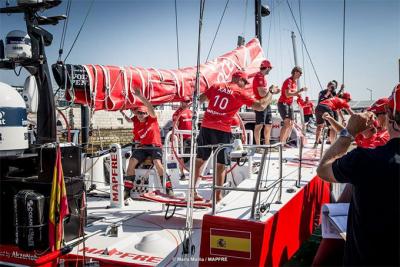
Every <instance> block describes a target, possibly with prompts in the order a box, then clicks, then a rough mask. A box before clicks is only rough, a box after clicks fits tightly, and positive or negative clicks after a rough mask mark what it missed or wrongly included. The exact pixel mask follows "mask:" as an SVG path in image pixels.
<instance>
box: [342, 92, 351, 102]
mask: <svg viewBox="0 0 400 267" xmlns="http://www.w3.org/2000/svg"><path fill="white" fill-rule="evenodd" d="M342 98H343V99H346V100H347V101H350V100H351V95H350V93H349V92H343V93H342Z"/></svg>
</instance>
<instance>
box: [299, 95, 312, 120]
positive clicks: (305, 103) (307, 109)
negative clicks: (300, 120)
mask: <svg viewBox="0 0 400 267" xmlns="http://www.w3.org/2000/svg"><path fill="white" fill-rule="evenodd" d="M297 104H298V105H299V106H300V107H301V108H302V109H303V115H304V122H305V123H308V122H309V121H310V119H311V118H312V117H313V115H314V104H313V103H312V102H311V101H310V99H309V98H308V96H306V99H305V100H303V98H301V96H299V97H298V98H297Z"/></svg>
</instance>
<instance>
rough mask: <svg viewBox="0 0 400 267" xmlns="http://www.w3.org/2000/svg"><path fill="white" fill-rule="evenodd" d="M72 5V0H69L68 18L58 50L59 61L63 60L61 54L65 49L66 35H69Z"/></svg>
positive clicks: (65, 21)
mask: <svg viewBox="0 0 400 267" xmlns="http://www.w3.org/2000/svg"><path fill="white" fill-rule="evenodd" d="M71 5H72V1H71V0H68V2H67V8H66V16H67V18H66V19H65V20H64V25H63V29H62V34H61V40H60V48H59V50H58V61H61V56H62V53H63V50H64V44H65V37H66V35H67V28H68V21H69V13H70V10H71Z"/></svg>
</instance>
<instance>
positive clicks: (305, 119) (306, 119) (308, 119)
mask: <svg viewBox="0 0 400 267" xmlns="http://www.w3.org/2000/svg"><path fill="white" fill-rule="evenodd" d="M312 117H313V115H312V114H309V115H304V122H305V123H307V122H309V121H310V119H311V118H312Z"/></svg>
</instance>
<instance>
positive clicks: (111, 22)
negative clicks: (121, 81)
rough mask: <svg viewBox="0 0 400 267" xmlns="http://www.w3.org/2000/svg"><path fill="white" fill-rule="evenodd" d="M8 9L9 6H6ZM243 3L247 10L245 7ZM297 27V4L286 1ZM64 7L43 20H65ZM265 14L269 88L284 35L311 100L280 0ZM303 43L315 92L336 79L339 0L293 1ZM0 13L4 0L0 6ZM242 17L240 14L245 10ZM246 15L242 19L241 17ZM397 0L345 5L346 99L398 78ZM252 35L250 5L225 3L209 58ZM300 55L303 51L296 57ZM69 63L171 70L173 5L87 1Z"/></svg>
mask: <svg viewBox="0 0 400 267" xmlns="http://www.w3.org/2000/svg"><path fill="white" fill-rule="evenodd" d="M10 2H11V4H14V3H15V1H13V0H11V1H10ZM90 2H91V1H83V0H80V1H77V0H73V1H72V7H71V14H70V22H69V25H68V32H67V39H66V42H65V47H64V50H65V52H64V53H65V54H64V57H65V55H66V53H67V52H68V50H69V48H70V47H71V44H72V42H73V39H74V38H75V36H76V34H77V32H78V29H79V27H80V26H81V23H82V21H83V19H84V17H85V14H86V11H87V9H88V7H89V5H90ZM225 3H226V1H225V0H206V7H205V12H204V16H205V17H204V25H203V34H202V40H201V42H202V50H201V59H202V62H204V61H205V59H206V57H207V54H208V51H209V49H210V46H211V42H212V39H213V37H214V34H215V31H216V29H217V26H218V23H219V20H220V17H221V15H222V12H223V9H224V6H225ZM246 3H247V8H246ZM289 3H290V5H291V7H292V9H293V11H294V14H295V16H296V19H297V21H298V23H299V0H289ZM66 4H67V1H66V0H64V2H63V3H62V4H61V5H60V6H59V7H57V8H54V9H53V10H49V11H46V12H45V13H44V15H56V14H65V10H66ZM263 4H268V5H269V6H270V8H271V10H272V12H271V15H270V16H269V17H266V18H263V48H264V53H265V55H268V58H269V59H270V61H271V62H272V64H273V65H274V69H273V70H272V71H271V73H270V76H269V83H274V84H278V85H281V84H282V82H283V80H284V79H285V78H287V77H288V76H289V75H290V70H291V68H292V67H293V66H294V59H293V50H292V43H291V38H290V32H291V31H294V32H295V34H296V36H297V51H298V59H299V62H300V65H302V66H303V67H304V70H305V71H304V73H305V79H304V78H303V79H302V81H301V82H302V85H304V84H306V86H307V87H309V91H308V93H307V94H308V95H309V96H310V97H311V99H314V98H315V97H316V96H317V93H318V91H319V90H320V87H319V84H318V82H317V79H316V76H315V75H314V73H313V71H312V68H311V65H310V61H309V60H308V58H307V56H306V55H304V64H303V56H302V47H301V40H300V36H299V33H298V32H297V29H296V26H295V24H294V21H293V19H292V17H291V15H290V11H289V8H288V5H287V3H286V0H269V1H263ZM300 4H301V10H302V25H303V37H304V39H305V42H306V45H307V48H308V51H309V52H310V55H311V58H312V60H313V63H314V65H315V67H316V71H317V74H318V76H319V79H320V80H321V83H322V85H323V86H325V85H326V84H327V82H328V81H329V80H332V79H336V80H338V81H340V82H341V80H342V34H343V32H342V27H343V0H301V1H300ZM0 5H1V7H4V6H5V1H4V0H2V1H0ZM177 10H178V30H179V46H180V66H181V67H186V66H194V65H195V64H196V57H197V54H196V53H197V34H198V18H199V0H177ZM246 11H247V12H246ZM246 14H247V15H246ZM399 18H400V1H398V0H347V1H346V53H345V55H346V57H345V84H346V87H347V88H348V90H349V91H350V92H351V94H352V96H353V99H356V100H367V99H369V92H368V91H367V90H366V88H371V89H373V98H374V99H376V98H378V97H382V96H387V95H389V93H390V91H391V90H392V88H393V87H394V85H395V84H396V83H397V82H398V80H399V66H398V60H399V58H400V19H399ZM62 26H63V24H62V23H61V24H59V25H57V26H48V27H47V29H48V30H49V31H51V32H52V33H53V34H54V41H53V44H52V46H51V47H48V49H47V56H48V59H49V62H50V63H53V62H55V61H56V60H57V57H58V48H59V44H60V37H61V32H62ZM13 29H20V30H24V29H25V26H24V21H23V17H22V16H21V15H16V14H13V15H10V16H7V15H4V14H2V15H1V16H0V36H1V37H0V38H5V36H6V34H7V33H8V32H9V31H11V30H13ZM241 34H244V36H245V38H246V40H247V41H248V40H250V39H251V38H252V37H253V36H254V1H253V0H248V1H246V0H230V1H229V4H228V8H227V10H226V13H225V16H224V19H223V21H222V24H221V28H220V30H219V34H218V35H217V38H216V41H215V44H214V46H213V48H212V51H211V54H210V58H214V57H217V56H219V55H221V54H223V53H225V52H228V51H230V50H232V49H234V48H235V46H236V41H237V36H238V35H241ZM304 53H305V52H304ZM67 63H71V64H105V65H124V66H126V65H132V66H143V67H157V68H177V66H178V63H177V51H176V31H175V11H174V0H159V1H155V0H154V1H153V0H147V1H146V0H136V1H134V0H131V1H129V0H119V1H118V0H114V1H111V0H95V2H94V4H93V8H92V10H91V13H90V14H89V17H88V20H87V23H86V24H85V26H84V28H83V31H82V33H81V35H80V37H79V39H78V41H77V43H76V45H75V47H74V49H73V50H72V53H71V55H70V56H69V58H68V60H67ZM25 77H26V73H24V72H22V74H21V77H19V78H17V77H15V75H14V72H12V71H0V80H1V81H3V82H7V83H11V84H22V83H23V80H24V78H25Z"/></svg>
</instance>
